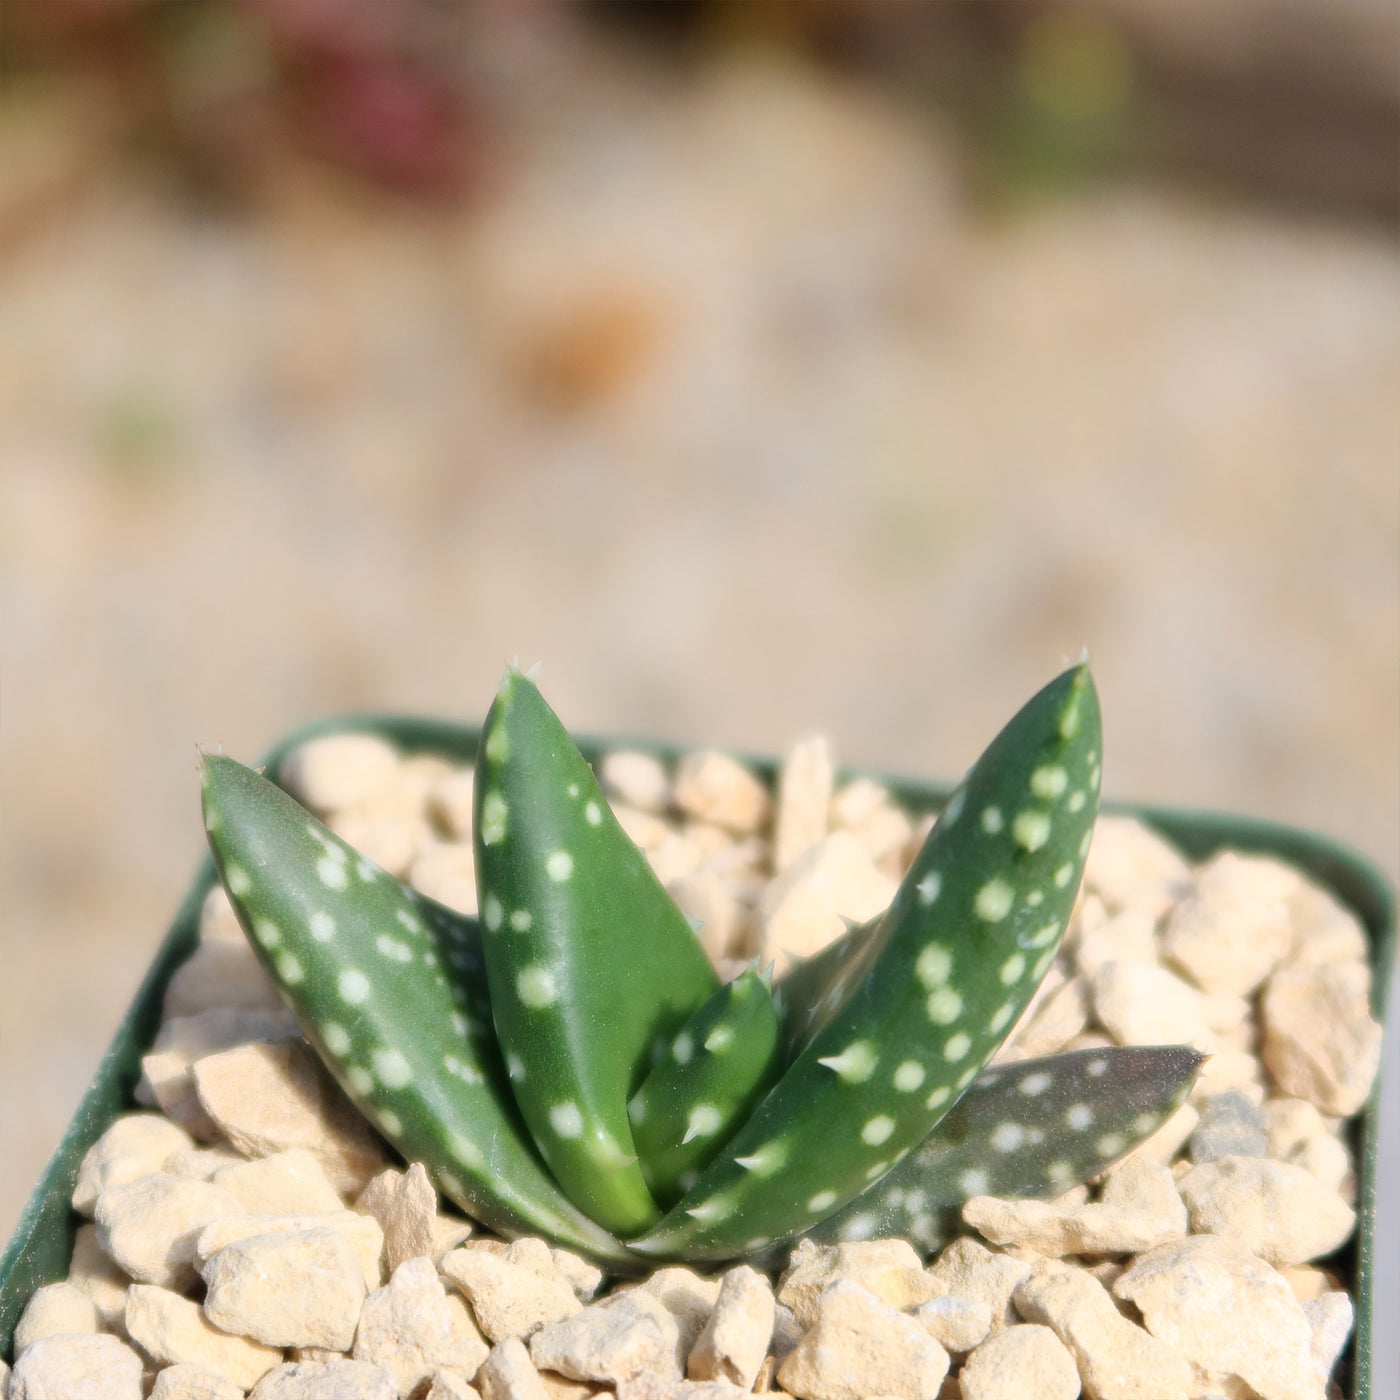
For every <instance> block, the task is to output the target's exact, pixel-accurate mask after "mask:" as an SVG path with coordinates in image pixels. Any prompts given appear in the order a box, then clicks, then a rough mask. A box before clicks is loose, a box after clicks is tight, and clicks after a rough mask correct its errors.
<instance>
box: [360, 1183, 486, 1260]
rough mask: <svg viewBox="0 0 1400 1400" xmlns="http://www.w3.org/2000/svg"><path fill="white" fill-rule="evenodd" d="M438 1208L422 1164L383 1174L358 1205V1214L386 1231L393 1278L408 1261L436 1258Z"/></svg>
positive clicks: (372, 1184)
mask: <svg viewBox="0 0 1400 1400" xmlns="http://www.w3.org/2000/svg"><path fill="white" fill-rule="evenodd" d="M437 1208H438V1195H437V1192H436V1191H435V1190H433V1184H432V1182H431V1181H429V1180H428V1173H427V1171H426V1170H425V1169H424V1167H423V1164H422V1163H421V1162H414V1163H413V1164H412V1165H411V1166H410V1167H409V1168H408V1170H407V1171H402V1172H401V1171H395V1170H394V1169H393V1168H392V1167H391V1168H389V1169H388V1170H387V1171H382V1172H380V1173H379V1175H378V1176H376V1177H375V1178H374V1180H373V1181H371V1182H370V1184H369V1185H368V1186H366V1187H365V1189H364V1191H363V1192H361V1194H360V1198H359V1199H358V1200H357V1201H356V1202H355V1209H356V1210H357V1211H360V1212H361V1213H362V1214H364V1215H372V1216H373V1217H374V1218H375V1219H376V1220H377V1221H378V1222H379V1224H380V1228H381V1229H383V1231H384V1264H385V1267H386V1268H387V1269H388V1271H389V1272H390V1273H391V1274H392V1273H393V1272H394V1270H395V1269H397V1268H398V1267H399V1265H400V1264H402V1263H403V1262H404V1261H405V1260H408V1259H419V1258H424V1257H431V1258H434V1259H435V1258H437V1255H436V1254H434V1252H433V1250H434V1245H435V1243H436V1240H437V1232H438V1214H437ZM464 1223H465V1222H464ZM468 1228H470V1227H468ZM463 1238H465V1236H464V1237H463Z"/></svg>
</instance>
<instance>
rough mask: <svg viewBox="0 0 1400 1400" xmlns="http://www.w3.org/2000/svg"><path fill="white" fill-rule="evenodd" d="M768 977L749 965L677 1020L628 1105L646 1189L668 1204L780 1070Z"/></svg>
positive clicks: (775, 1016)
mask: <svg viewBox="0 0 1400 1400" xmlns="http://www.w3.org/2000/svg"><path fill="white" fill-rule="evenodd" d="M782 1064H783V1058H782V1046H781V1041H780V1039H779V1035H778V1014H777V1012H776V1011H775V1010H774V1008H773V998H772V994H771V993H770V992H769V989H768V982H767V980H766V979H765V978H764V977H763V975H762V974H761V973H759V972H756V971H754V970H752V969H750V970H749V971H747V972H744V973H741V974H740V975H739V976H738V977H736V978H735V979H734V980H733V981H732V982H729V983H726V985H725V986H723V987H721V988H720V989H719V991H717V992H716V993H715V994H714V996H712V997H711V998H710V999H709V1001H707V1002H706V1003H705V1004H704V1006H702V1007H701V1008H700V1010H699V1011H697V1012H696V1013H695V1015H694V1016H692V1017H691V1018H690V1020H689V1021H687V1022H686V1023H685V1025H684V1026H683V1027H682V1028H681V1030H680V1032H679V1033H678V1034H677V1035H676V1037H675V1039H674V1040H672V1041H671V1042H670V1043H669V1044H668V1045H667V1046H666V1048H665V1049H664V1051H663V1052H662V1055H661V1058H660V1059H659V1060H658V1061H657V1063H656V1065H655V1066H654V1068H653V1069H652V1071H651V1073H650V1074H649V1075H647V1077H646V1079H645V1080H644V1081H643V1083H642V1087H641V1088H640V1089H638V1090H637V1092H636V1093H635V1094H634V1095H633V1096H632V1098H631V1100H630V1101H629V1103H628V1105H627V1113H628V1117H630V1118H631V1120H632V1131H633V1134H634V1137H635V1140H636V1144H637V1151H638V1152H639V1153H640V1154H641V1160H642V1171H643V1173H644V1174H645V1176H646V1179H647V1184H648V1185H649V1186H650V1187H651V1191H652V1195H654V1196H655V1197H656V1199H657V1200H658V1201H661V1202H663V1203H664V1204H666V1205H671V1204H673V1203H674V1202H675V1201H676V1199H677V1198H678V1197H680V1196H681V1195H682V1194H683V1192H684V1191H685V1190H686V1189H687V1188H688V1187H690V1186H693V1185H694V1184H695V1182H696V1180H697V1179H698V1177H699V1175H700V1171H699V1169H700V1168H701V1167H703V1166H704V1165H705V1164H706V1163H707V1162H709V1160H710V1159H711V1158H712V1157H713V1156H714V1155H715V1152H716V1151H717V1150H718V1149H719V1148H720V1146H722V1145H723V1143H725V1142H726V1141H727V1140H728V1139H729V1137H730V1136H731V1135H732V1134H733V1132H734V1130H735V1129H736V1128H737V1127H738V1126H739V1125H740V1124H741V1123H742V1122H743V1121H744V1119H745V1118H747V1117H748V1115H749V1113H750V1111H751V1110H752V1109H753V1106H754V1105H755V1104H756V1103H757V1102H758V1101H759V1099H760V1098H762V1097H763V1095H764V1094H765V1093H767V1091H768V1090H769V1089H770V1088H772V1086H773V1083H774V1081H775V1080H776V1079H777V1077H778V1075H779V1073H780V1072H781V1070H782Z"/></svg>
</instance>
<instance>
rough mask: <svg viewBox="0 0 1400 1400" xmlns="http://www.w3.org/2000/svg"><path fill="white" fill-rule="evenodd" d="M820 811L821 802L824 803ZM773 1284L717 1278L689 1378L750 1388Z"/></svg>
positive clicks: (765, 1339)
mask: <svg viewBox="0 0 1400 1400" xmlns="http://www.w3.org/2000/svg"><path fill="white" fill-rule="evenodd" d="M823 811H825V805H823ZM774 1306H775V1304H774V1299H773V1286H772V1284H770V1283H769V1282H768V1280H767V1279H766V1278H764V1276H763V1275H762V1274H760V1273H758V1272H757V1271H756V1270H754V1269H751V1268H749V1266H748V1265H747V1264H740V1265H738V1266H737V1267H735V1268H733V1269H730V1270H729V1272H728V1273H726V1274H725V1275H724V1277H723V1278H721V1279H720V1284H719V1292H718V1294H717V1295H716V1297H715V1301H714V1307H713V1309H712V1310H711V1312H710V1316H709V1320H708V1321H707V1322H706V1323H705V1325H704V1328H703V1329H702V1330H701V1332H700V1335H699V1337H698V1338H696V1341H695V1344H694V1345H693V1346H692V1347H691V1348H690V1355H689V1357H688V1359H687V1361H686V1374H687V1375H688V1376H689V1377H690V1379H691V1380H693V1381H728V1382H729V1383H730V1384H731V1385H736V1386H739V1387H740V1388H741V1389H743V1390H751V1389H752V1388H753V1384H754V1381H756V1380H757V1379H758V1372H759V1369H760V1368H761V1367H762V1365H763V1358H764V1357H765V1356H767V1355H768V1347H769V1344H770V1343H771V1342H772V1340H773V1312H774Z"/></svg>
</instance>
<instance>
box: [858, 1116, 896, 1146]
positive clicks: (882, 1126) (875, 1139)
mask: <svg viewBox="0 0 1400 1400" xmlns="http://www.w3.org/2000/svg"><path fill="white" fill-rule="evenodd" d="M894 1128H895V1123H894V1119H893V1118H891V1117H890V1116H889V1115H888V1114H887V1113H879V1114H876V1116H875V1117H874V1118H872V1119H870V1120H869V1121H868V1122H867V1123H866V1125H865V1126H864V1127H863V1128H862V1129H861V1130H860V1140H861V1141H862V1142H867V1143H869V1144H870V1146H871V1147H878V1146H879V1145H880V1144H881V1143H882V1142H885V1141H887V1140H888V1138H889V1136H890V1134H891V1133H892V1132H894Z"/></svg>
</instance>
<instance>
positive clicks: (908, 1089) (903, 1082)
mask: <svg viewBox="0 0 1400 1400" xmlns="http://www.w3.org/2000/svg"><path fill="white" fill-rule="evenodd" d="M923 1082H924V1067H923V1065H921V1064H920V1063H919V1062H918V1061H917V1060H905V1061H904V1062H903V1063H902V1064H900V1065H899V1066H898V1068H897V1069H896V1070H895V1072H894V1087H895V1088H896V1089H898V1090H899V1092H900V1093H901V1094H912V1093H913V1092H914V1090H915V1089H917V1088H918V1087H919V1086H920V1085H921V1084H922V1083H923Z"/></svg>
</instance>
